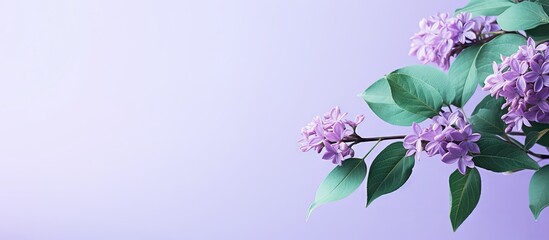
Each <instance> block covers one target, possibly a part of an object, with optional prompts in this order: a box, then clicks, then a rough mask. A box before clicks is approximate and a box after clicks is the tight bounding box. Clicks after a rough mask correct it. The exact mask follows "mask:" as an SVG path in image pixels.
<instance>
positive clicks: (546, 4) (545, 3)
mask: <svg viewBox="0 0 549 240" xmlns="http://www.w3.org/2000/svg"><path fill="white" fill-rule="evenodd" d="M533 2H537V3H538V4H540V5H541V6H542V7H543V10H544V11H545V13H549V0H535V1H533Z"/></svg>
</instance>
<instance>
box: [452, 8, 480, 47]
mask: <svg viewBox="0 0 549 240" xmlns="http://www.w3.org/2000/svg"><path fill="white" fill-rule="evenodd" d="M479 20H480V19H479ZM474 27H475V21H471V14H470V13H460V14H458V15H457V16H456V18H455V19H453V21H451V22H450V24H449V25H448V29H450V31H451V32H452V33H453V34H454V35H455V36H456V38H457V41H458V42H460V43H462V44H465V43H469V42H471V41H472V40H475V39H476V38H477V35H476V34H475V32H473V28H474Z"/></svg>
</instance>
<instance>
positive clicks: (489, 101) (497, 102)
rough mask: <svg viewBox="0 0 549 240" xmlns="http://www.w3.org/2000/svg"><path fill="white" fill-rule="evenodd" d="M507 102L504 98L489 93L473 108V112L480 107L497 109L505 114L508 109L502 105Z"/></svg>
mask: <svg viewBox="0 0 549 240" xmlns="http://www.w3.org/2000/svg"><path fill="white" fill-rule="evenodd" d="M503 103H505V99H504V98H498V99H496V98H495V97H492V96H490V95H487V96H486V97H484V98H483V99H482V100H481V101H480V102H479V103H478V104H477V106H476V107H475V109H474V110H473V114H472V115H475V114H476V113H477V112H478V111H479V110H480V109H488V110H494V111H497V112H498V113H499V114H501V115H503V114H504V113H506V112H507V111H506V110H503V109H501V106H502V105H503Z"/></svg>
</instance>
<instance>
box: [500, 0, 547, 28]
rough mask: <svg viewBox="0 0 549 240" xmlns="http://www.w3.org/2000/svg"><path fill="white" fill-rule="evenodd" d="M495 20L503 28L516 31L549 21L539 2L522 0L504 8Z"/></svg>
mask: <svg viewBox="0 0 549 240" xmlns="http://www.w3.org/2000/svg"><path fill="white" fill-rule="evenodd" d="M497 21H498V23H499V25H500V27H501V28H502V29H503V30H506V31H518V30H528V29H532V28H535V27H537V26H539V25H542V24H546V23H549V16H547V13H545V12H544V10H543V7H542V6H541V5H540V4H538V3H534V2H527V1H524V2H520V3H517V4H515V5H513V6H511V7H510V8H508V9H507V10H505V11H504V12H503V13H502V14H500V15H499V16H498V20H497Z"/></svg>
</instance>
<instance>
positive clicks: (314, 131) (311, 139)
mask: <svg viewBox="0 0 549 240" xmlns="http://www.w3.org/2000/svg"><path fill="white" fill-rule="evenodd" d="M345 116H347V113H341V111H340V110H339V107H334V108H333V109H332V110H330V112H328V113H326V114H325V115H324V116H323V117H322V118H321V117H318V116H317V117H315V118H314V119H313V121H312V122H311V123H309V124H307V126H305V127H303V128H302V129H301V136H302V138H301V139H300V140H299V141H298V142H299V143H300V144H301V147H300V149H301V151H303V152H307V151H309V150H311V149H315V150H316V151H317V152H318V153H321V152H322V150H326V151H325V153H324V154H323V156H322V158H323V159H326V160H331V161H332V162H333V163H334V164H341V163H342V162H343V161H344V159H345V157H347V156H351V157H353V156H354V151H353V149H351V147H350V146H349V145H347V143H346V142H345V141H346V140H348V139H349V138H351V137H352V135H353V134H356V133H355V131H356V128H357V126H358V125H359V124H360V123H361V122H362V121H363V120H364V115H359V116H357V117H356V120H355V121H351V120H348V119H345ZM355 136H356V135H355Z"/></svg>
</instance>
